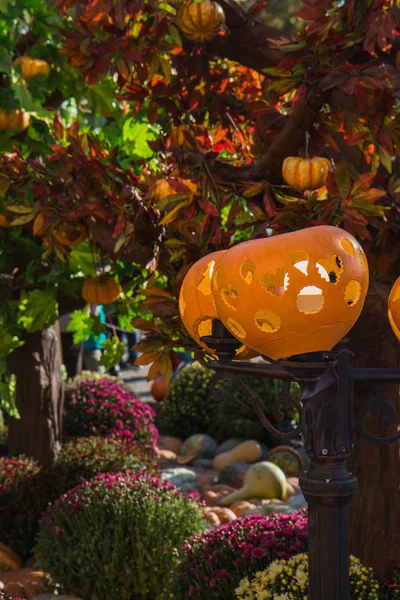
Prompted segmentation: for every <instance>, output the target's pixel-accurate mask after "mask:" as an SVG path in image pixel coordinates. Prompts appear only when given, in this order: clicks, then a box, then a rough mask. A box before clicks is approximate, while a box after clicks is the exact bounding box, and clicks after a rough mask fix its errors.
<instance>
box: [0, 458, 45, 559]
mask: <svg viewBox="0 0 400 600" xmlns="http://www.w3.org/2000/svg"><path fill="white" fill-rule="evenodd" d="M48 497H49V489H48V480H47V478H46V475H45V473H44V471H43V470H42V469H41V467H40V466H39V464H38V463H37V462H36V461H34V460H33V459H30V458H26V457H24V456H20V457H18V458H7V457H1V458H0V540H1V541H2V542H3V543H4V544H7V545H8V546H11V548H12V549H13V550H15V551H16V552H17V553H18V554H21V555H22V556H23V557H25V556H27V555H28V554H29V552H30V550H31V549H32V546H33V541H34V536H35V533H36V530H37V523H38V520H39V517H40V515H41V513H42V512H43V511H44V510H45V508H46V506H47V502H48Z"/></svg>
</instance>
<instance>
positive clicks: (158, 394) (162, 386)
mask: <svg viewBox="0 0 400 600" xmlns="http://www.w3.org/2000/svg"><path fill="white" fill-rule="evenodd" d="M167 392H168V386H167V384H166V383H165V379H164V377H163V376H162V375H159V376H158V377H157V378H156V379H155V380H154V381H153V384H152V386H151V395H152V396H153V398H154V400H157V402H161V401H162V400H164V398H165V396H166V395H167Z"/></svg>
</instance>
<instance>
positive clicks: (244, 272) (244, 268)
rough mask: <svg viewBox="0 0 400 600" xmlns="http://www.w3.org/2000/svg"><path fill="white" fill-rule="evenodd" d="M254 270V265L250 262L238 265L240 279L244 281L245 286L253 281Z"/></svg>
mask: <svg viewBox="0 0 400 600" xmlns="http://www.w3.org/2000/svg"><path fill="white" fill-rule="evenodd" d="M255 268H256V267H255V264H254V262H253V261H252V260H246V262H244V263H243V264H241V265H240V269H239V272H240V277H241V278H242V279H244V281H245V282H246V283H247V285H250V284H251V282H252V281H253V277H254V271H255Z"/></svg>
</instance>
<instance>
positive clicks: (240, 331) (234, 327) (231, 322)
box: [226, 317, 247, 339]
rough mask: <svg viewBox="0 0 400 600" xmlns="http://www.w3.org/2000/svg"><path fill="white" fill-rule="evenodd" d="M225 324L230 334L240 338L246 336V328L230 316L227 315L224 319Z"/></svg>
mask: <svg viewBox="0 0 400 600" xmlns="http://www.w3.org/2000/svg"><path fill="white" fill-rule="evenodd" d="M226 324H227V326H228V329H230V330H231V332H232V334H233V335H234V336H235V337H237V338H240V339H243V338H245V337H246V335H247V333H246V330H245V329H244V328H243V327H242V326H241V324H240V323H238V322H237V321H235V319H231V317H228V318H227V320H226Z"/></svg>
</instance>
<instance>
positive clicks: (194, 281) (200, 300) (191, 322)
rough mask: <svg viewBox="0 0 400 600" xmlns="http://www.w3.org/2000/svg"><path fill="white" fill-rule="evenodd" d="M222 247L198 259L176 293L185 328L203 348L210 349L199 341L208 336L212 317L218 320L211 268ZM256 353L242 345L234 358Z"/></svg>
mask: <svg viewBox="0 0 400 600" xmlns="http://www.w3.org/2000/svg"><path fill="white" fill-rule="evenodd" d="M225 252H226V250H221V251H220V252H212V253H211V254H208V255H207V256H203V258H201V259H200V260H198V261H197V262H196V263H195V264H194V265H193V266H192V267H191V268H190V269H189V271H188V272H187V274H186V276H185V279H184V280H183V283H182V287H181V291H180V295H179V312H180V315H181V319H182V322H183V324H184V326H185V329H186V331H187V332H188V333H189V334H190V335H191V336H192V338H193V339H194V340H195V341H196V342H197V343H198V344H199V346H201V347H202V348H204V349H205V350H207V351H208V352H210V353H211V354H213V353H214V351H213V350H212V349H211V348H209V347H208V346H207V345H206V344H204V342H202V341H201V340H200V338H201V337H203V336H207V335H211V333H212V321H213V319H219V316H218V313H217V309H216V307H215V303H214V298H213V295H212V290H211V278H212V274H213V271H214V269H215V268H216V266H218V265H219V261H220V259H221V257H222V256H223V254H224V253H225ZM254 356H257V353H253V352H249V349H248V348H246V347H244V346H242V347H241V348H239V350H238V351H237V357H238V358H254Z"/></svg>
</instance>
